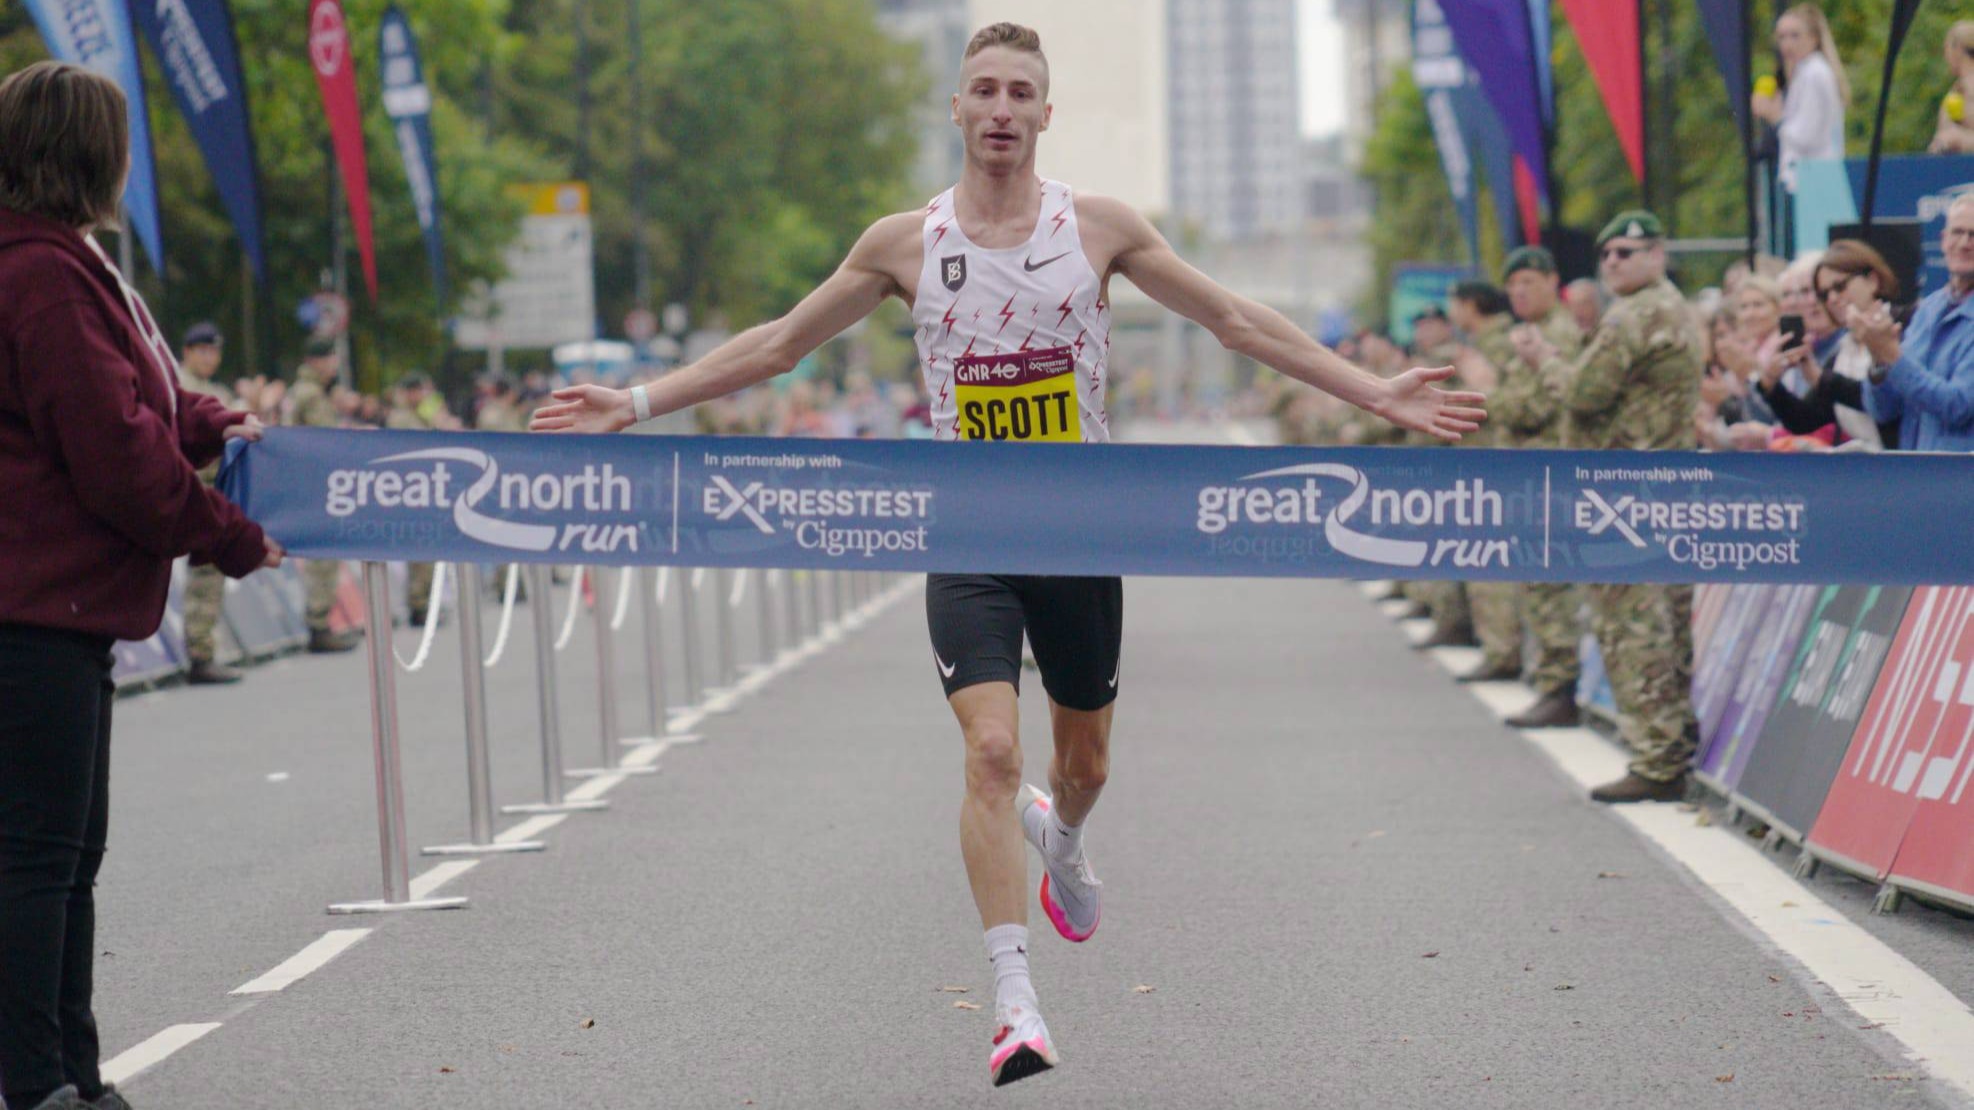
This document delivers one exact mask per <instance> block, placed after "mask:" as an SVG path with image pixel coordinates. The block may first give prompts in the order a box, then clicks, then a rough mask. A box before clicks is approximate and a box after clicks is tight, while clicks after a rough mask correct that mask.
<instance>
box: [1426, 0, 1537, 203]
mask: <svg viewBox="0 0 1974 1110" xmlns="http://www.w3.org/2000/svg"><path fill="white" fill-rule="evenodd" d="M1440 7H1441V10H1442V11H1443V12H1445V13H1446V22H1447V24H1448V25H1449V26H1451V27H1452V28H1453V41H1454V42H1455V43H1456V44H1458V45H1459V47H1460V56H1461V57H1463V58H1465V59H1466V62H1467V64H1468V65H1469V66H1471V67H1472V68H1473V69H1474V70H1475V72H1477V73H1479V74H1480V84H1481V91H1482V92H1483V93H1485V94H1487V101H1488V103H1490V104H1492V105H1494V112H1495V114H1496V115H1497V116H1499V117H1501V124H1502V126H1503V127H1504V128H1506V129H1507V132H1508V145H1509V147H1510V149H1512V150H1513V151H1514V152H1515V154H1516V155H1517V156H1519V157H1520V158H1521V159H1522V161H1523V162H1525V163H1527V165H1528V168H1529V172H1530V173H1531V174H1532V175H1534V177H1535V188H1536V192H1537V194H1538V195H1539V196H1540V197H1541V198H1542V202H1543V203H1544V204H1547V203H1548V202H1549V157H1548V144H1547V142H1546V141H1545V132H1544V130H1543V126H1542V85H1541V75H1540V72H1539V71H1538V70H1537V68H1536V57H1535V44H1534V29H1533V28H1532V27H1531V26H1530V24H1529V7H1528V0H1448V2H1446V3H1443V4H1441V6H1440Z"/></svg>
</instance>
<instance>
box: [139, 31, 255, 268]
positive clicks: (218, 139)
mask: <svg viewBox="0 0 1974 1110" xmlns="http://www.w3.org/2000/svg"><path fill="white" fill-rule="evenodd" d="M130 11H131V14H132V15H133V16H135V17H136V20H137V26H138V27H139V28H140V29H141V30H142V31H143V32H144V38H145V39H146V40H147V41H149V42H150V44H151V50H152V52H153V53H155V54H156V55H157V56H158V63H159V67H160V68H161V69H163V71H164V76H165V84H167V85H169V86H170V87H171V95H172V98H173V99H174V100H176V101H177V102H178V110H179V112H180V114H182V115H183V116H184V117H185V124H186V126H187V127H188V128H190V129H191V132H192V139H193V141H194V142H197V143H198V144H199V153H200V154H202V155H204V156H205V160H206V170H207V171H208V172H209V173H211V174H212V179H213V184H214V186H216V187H217V188H218V189H219V202H220V204H221V205H222V206H224V207H225V209H226V215H227V217H228V218H229V219H231V220H232V221H233V233H234V234H235V235H237V236H239V238H240V248H241V249H242V250H243V251H245V252H246V255H247V260H248V262H249V263H251V264H252V265H253V268H254V276H255V277H256V278H258V279H259V280H261V281H263V282H265V281H266V280H267V250H266V247H265V246H264V244H265V242H266V232H265V221H264V218H263V216H262V211H261V202H260V159H259V157H258V156H257V155H256V153H255V150H254V133H253V124H252V120H251V117H250V116H249V114H248V111H247V83H246V81H245V79H244V78H243V77H242V75H241V72H240V44H239V41H238V39H237V38H235V36H234V32H233V12H232V10H231V9H230V8H228V7H227V5H226V0H130Z"/></svg>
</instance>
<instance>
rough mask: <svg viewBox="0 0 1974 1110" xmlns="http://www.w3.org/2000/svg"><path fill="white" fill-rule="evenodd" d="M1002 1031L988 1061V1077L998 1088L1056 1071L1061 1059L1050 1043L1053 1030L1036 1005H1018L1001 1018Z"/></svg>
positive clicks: (996, 1035) (1000, 1014)
mask: <svg viewBox="0 0 1974 1110" xmlns="http://www.w3.org/2000/svg"><path fill="white" fill-rule="evenodd" d="M997 1016H998V1017H999V1018H1000V1019H1001V1025H1000V1029H999V1030H998V1031H997V1032H995V1034H994V1051H993V1053H992V1054H991V1055H989V1056H988V1057H987V1070H988V1074H989V1075H990V1076H992V1077H993V1080H994V1086H996V1087H1005V1086H1007V1085H1008V1084H1010V1083H1013V1082H1014V1081H1015V1080H1017V1079H1026V1078H1028V1077H1029V1076H1031V1075H1040V1074H1041V1073H1043V1072H1045V1071H1048V1070H1049V1069H1050V1068H1052V1067H1055V1066H1056V1064H1057V1063H1059V1062H1060V1059H1059V1058H1058V1057H1057V1056H1056V1048H1055V1045H1054V1043H1052V1042H1051V1041H1050V1040H1049V1027H1048V1026H1046V1025H1044V1024H1042V1015H1041V1014H1039V1013H1036V1012H1035V1007H1034V1006H1033V1005H1027V1006H1023V1005H1014V1006H1010V1007H1008V1008H1007V1009H1005V1010H1002V1011H1000V1012H999V1014H998V1015H997Z"/></svg>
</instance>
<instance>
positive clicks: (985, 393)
mask: <svg viewBox="0 0 1974 1110" xmlns="http://www.w3.org/2000/svg"><path fill="white" fill-rule="evenodd" d="M953 379H954V381H955V382H956V383H957V384H958V386H959V405H960V421H959V423H960V438H962V439H995V440H1015V441H1019V442H1037V443H1081V442H1082V441H1083V418H1082V415H1081V413H1080V412H1079V411H1078V410H1077V406H1076V358H1075V356H1074V355H1073V354H1072V353H1071V352H1070V349H1069V348H1068V347H1051V348H1049V349H1048V350H1045V351H1015V352H1011V353H1008V354H1001V355H975V356H972V357H969V358H963V359H960V360H959V362H958V364H957V365H955V366H954V367H953Z"/></svg>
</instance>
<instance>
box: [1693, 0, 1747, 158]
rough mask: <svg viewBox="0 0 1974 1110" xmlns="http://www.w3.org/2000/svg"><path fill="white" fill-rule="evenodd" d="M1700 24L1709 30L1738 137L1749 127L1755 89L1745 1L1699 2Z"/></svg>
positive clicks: (1715, 60)
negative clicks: (1749, 61) (1749, 113)
mask: <svg viewBox="0 0 1974 1110" xmlns="http://www.w3.org/2000/svg"><path fill="white" fill-rule="evenodd" d="M1697 3H1698V4H1699V6H1700V22H1701V23H1702V24H1704V25H1705V26H1706V29H1707V45H1708V46H1711V47H1712V48H1713V52H1714V65H1715V66H1716V67H1717V68H1718V69H1719V70H1720V79H1721V81H1722V82H1723V83H1724V84H1725V85H1726V86H1727V106H1728V107H1729V108H1731V109H1733V111H1734V125H1735V127H1736V128H1739V129H1740V130H1739V131H1737V132H1736V133H1737V134H1739V133H1741V132H1742V131H1745V130H1746V129H1747V127H1748V112H1749V110H1750V109H1749V107H1748V97H1749V96H1751V95H1753V93H1754V91H1755V86H1754V83H1753V81H1752V80H1751V79H1750V78H1749V76H1748V11H1747V7H1746V0H1697Z"/></svg>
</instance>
